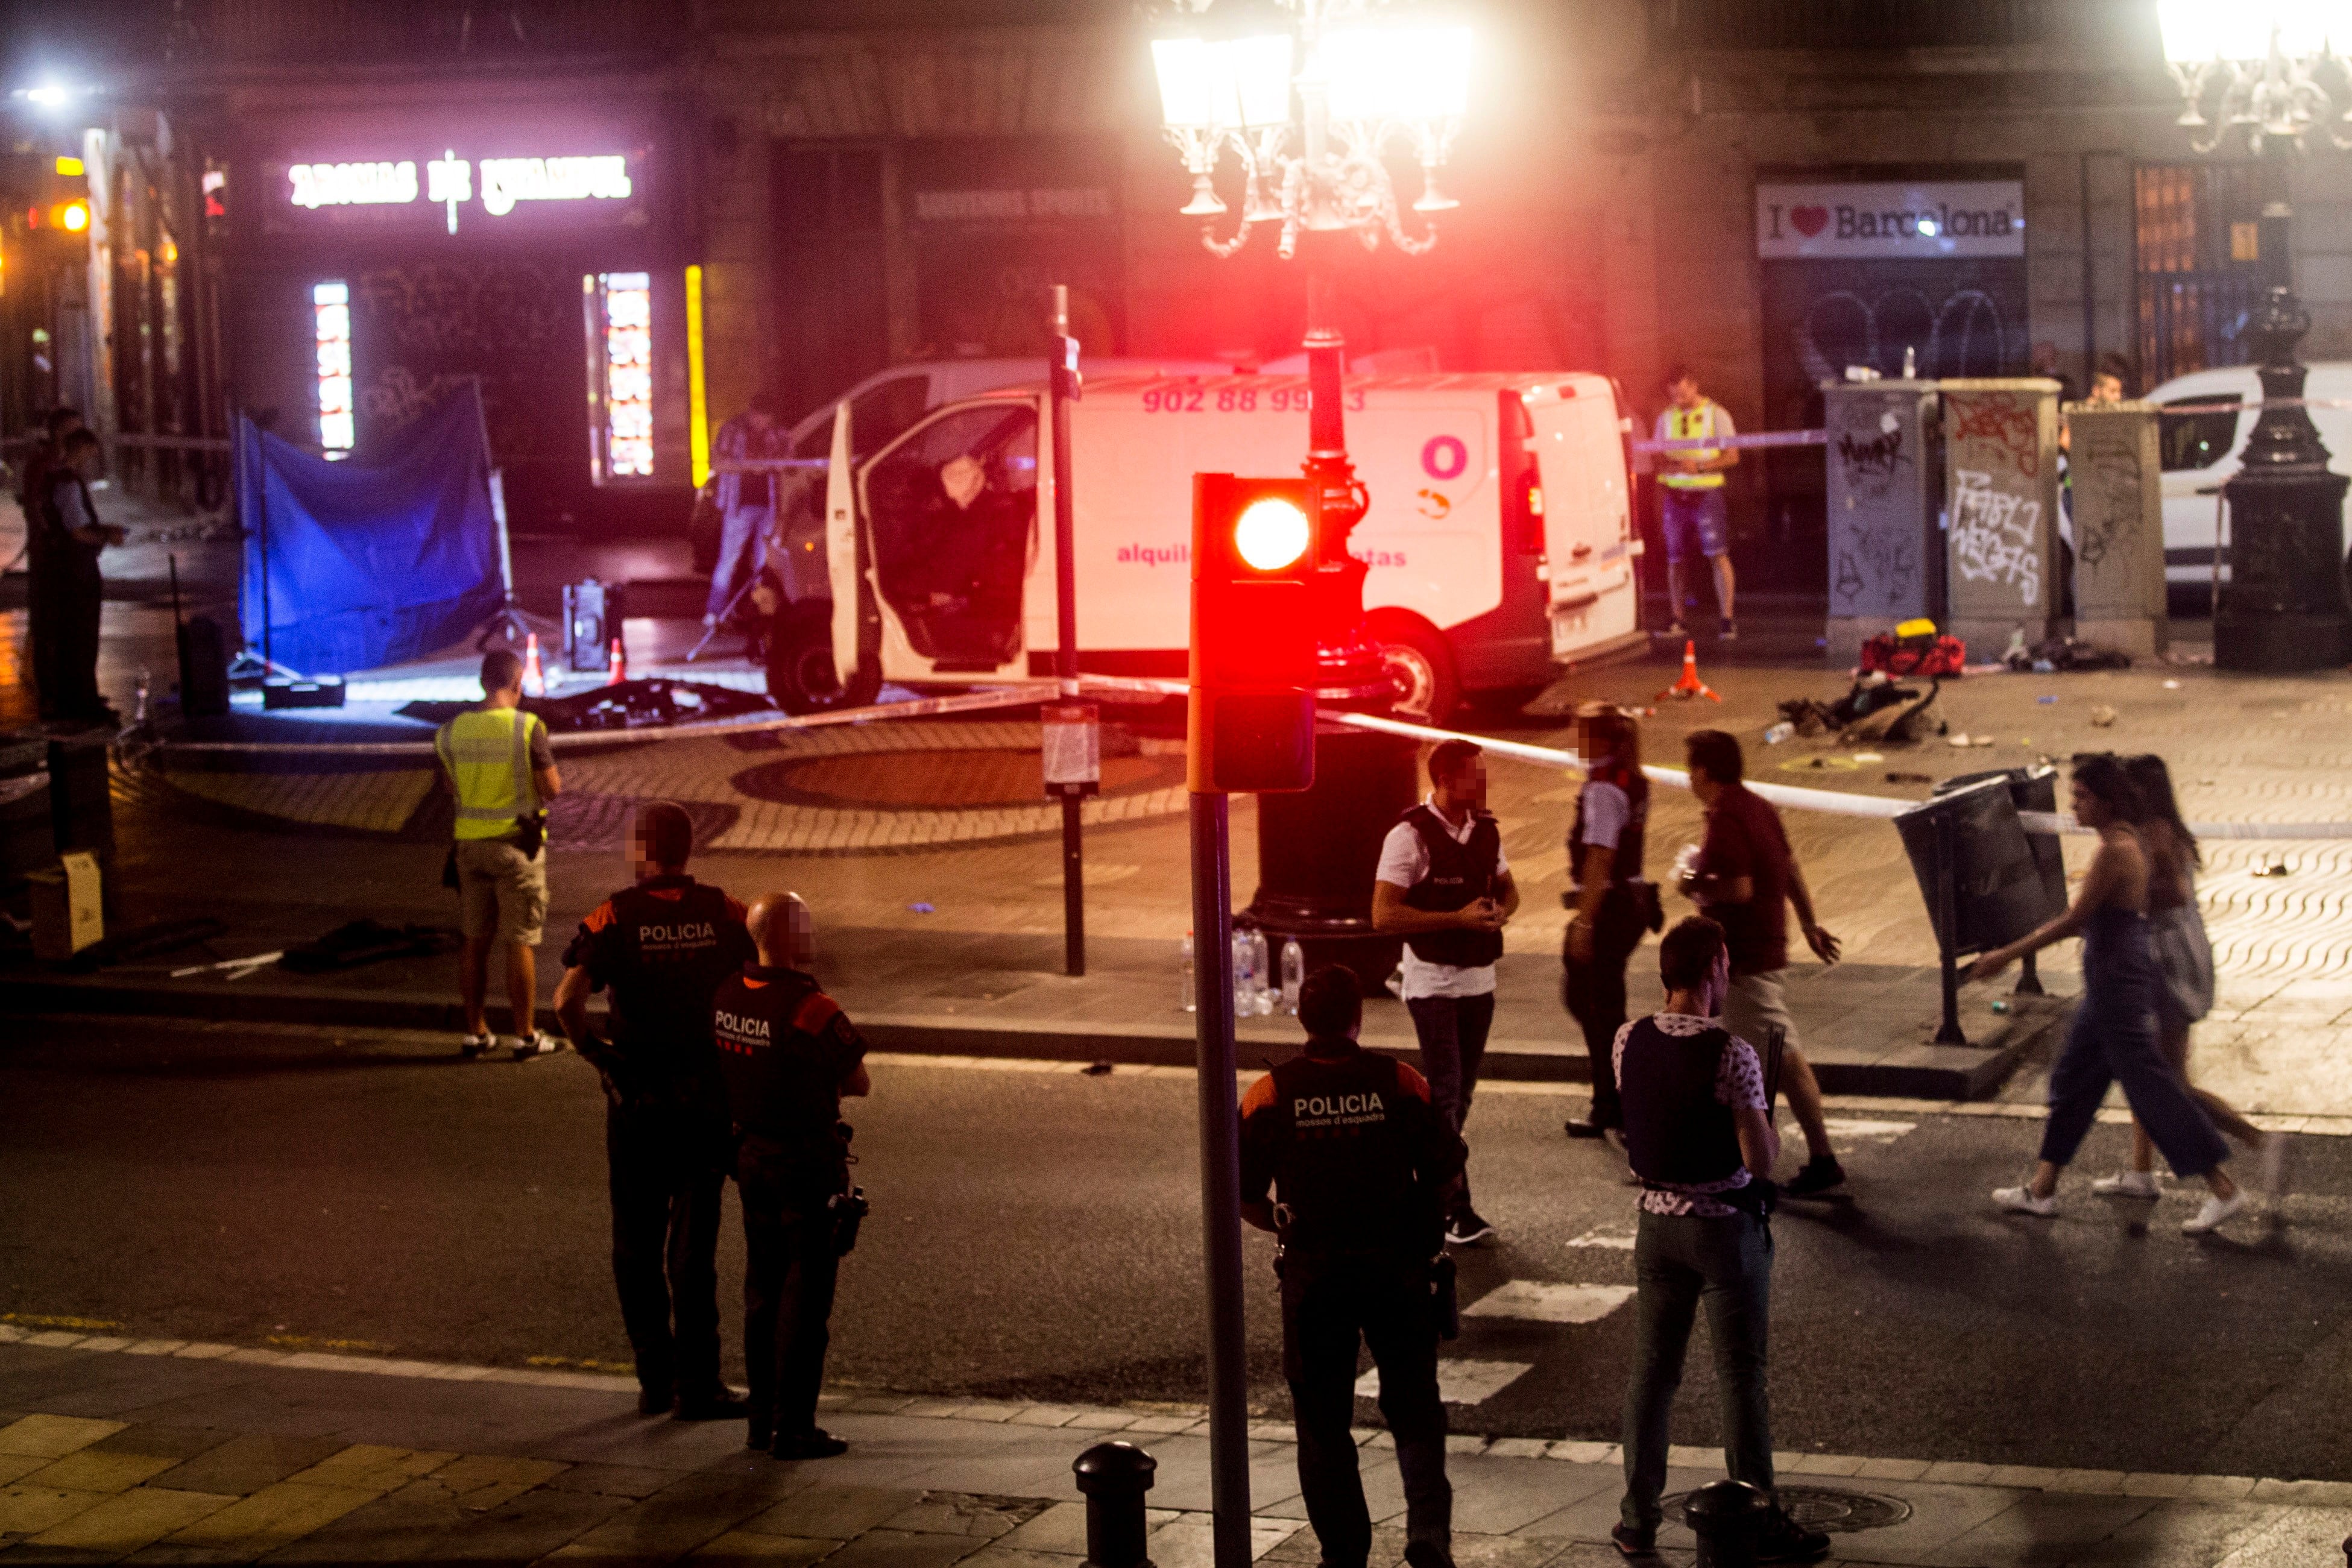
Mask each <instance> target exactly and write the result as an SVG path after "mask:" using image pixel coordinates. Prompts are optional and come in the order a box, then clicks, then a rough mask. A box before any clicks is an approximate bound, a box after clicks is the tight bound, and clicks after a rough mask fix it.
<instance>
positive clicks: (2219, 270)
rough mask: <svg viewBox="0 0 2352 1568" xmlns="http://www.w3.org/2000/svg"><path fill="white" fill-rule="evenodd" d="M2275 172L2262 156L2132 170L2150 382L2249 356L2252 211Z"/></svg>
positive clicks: (2254, 279)
mask: <svg viewBox="0 0 2352 1568" xmlns="http://www.w3.org/2000/svg"><path fill="white" fill-rule="evenodd" d="M2275 178H2276V175H2275V174H2274V173H2273V172H2272V171H2270V170H2268V169H2266V168H2264V167H2263V166H2262V165H2259V164H2231V163H2213V164H2186V163H2169V164H2145V165H2142V166H2141V167H2139V168H2138V169H2136V170H2134V171H2133V178H2132V187H2133V189H2132V194H2133V205H2134V234H2133V239H2134V246H2133V249H2134V255H2135V257H2136V269H2137V286H2138V287H2137V293H2138V305H2139V333H2138V337H2139V363H2140V373H2141V376H2142V377H2143V379H2144V382H2145V384H2146V385H2148V386H2155V385H2157V384H2158V383H2160V382H2168V381H2170V380H2171V379H2172V378H2173V377H2175V376H2181V375H2186V374H2188V373H2189V371H2201V370H2207V369H2210V368H2211V367H2213V366H2216V365H2242V364H2244V363H2245V362H2246V360H2247V357H2248V353H2249V350H2250V347H2251V345H2250V344H2249V343H2248V342H2247V340H2246V327H2247V323H2248V322H2249V321H2250V320H2251V319H2252V315H2253V310H2254V307H2255V305H2256V304H2257V303H2258V302H2259V301H2260V299H2261V298H2262V267H2261V262H2262V256H2261V249H2260V245H2259V241H2258V234H2259V225H2258V222H2257V220H2258V219H2259V218H2260V217H2261V215H2262V209H2263V202H2264V201H2265V200H2266V199H2270V198H2271V197H2272V196H2273V191H2272V188H2271V185H2272V182H2273V181H2274V180H2275Z"/></svg>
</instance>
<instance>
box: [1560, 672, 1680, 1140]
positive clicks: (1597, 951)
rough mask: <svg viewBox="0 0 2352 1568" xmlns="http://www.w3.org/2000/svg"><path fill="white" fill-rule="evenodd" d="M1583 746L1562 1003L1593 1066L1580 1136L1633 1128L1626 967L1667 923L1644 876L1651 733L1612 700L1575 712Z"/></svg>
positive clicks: (1574, 1129)
mask: <svg viewBox="0 0 2352 1568" xmlns="http://www.w3.org/2000/svg"><path fill="white" fill-rule="evenodd" d="M1576 725H1577V744H1578V746H1579V747H1580V748H1581V749H1582V750H1583V752H1584V787H1583V788H1582V789H1580V790H1578V791H1577V795H1576V821H1575V822H1574V824H1573V825H1571V826H1570V829H1569V831H1568V865H1569V877H1570V881H1571V882H1573V883H1575V889H1576V890H1575V892H1574V893H1573V894H1570V898H1571V899H1572V900H1573V901H1574V903H1573V907H1574V908H1575V910H1576V917H1575V918H1574V919H1573V920H1571V921H1570V922H1569V926H1568V934H1567V936H1566V938H1565V940H1564V941H1563V942H1562V944H1561V947H1560V1000H1561V1001H1562V1002H1563V1003H1565V1004H1566V1005H1567V1008H1568V1011H1569V1016H1570V1017H1571V1018H1573V1019H1576V1021H1577V1022H1578V1024H1580V1026H1582V1028H1583V1030H1584V1049H1585V1052H1586V1054H1587V1056H1588V1057H1590V1059H1591V1063H1592V1110H1591V1113H1590V1114H1589V1115H1588V1116H1586V1117H1585V1119H1584V1120H1582V1121H1570V1123H1569V1124H1568V1135H1569V1136H1570V1137H1571V1138H1598V1137H1601V1135H1603V1134H1607V1133H1612V1132H1616V1131H1619V1130H1621V1129H1622V1128H1623V1126H1624V1125H1625V1116H1624V1113H1623V1112H1622V1110H1621V1109H1620V1108H1619V1106H1618V1103H1617V1074H1616V1072H1615V1071H1614V1070H1613V1069H1612V1066H1611V1065H1610V1063H1611V1051H1612V1048H1613V1047H1614V1045H1615V1044H1616V1040H1617V1031H1618V1030H1621V1029H1622V1028H1624V1027H1625V965H1626V961H1627V960H1628V959H1630V958H1631V957H1632V956H1633V950H1634V949H1635V948H1636V947H1639V946H1641V945H1642V933H1643V931H1644V930H1650V931H1654V930H1656V929H1658V928H1659V927H1660V926H1662V925H1664V924H1665V919H1664V911H1663V910H1662V909H1661V908H1660V906H1659V903H1658V890H1657V886H1656V884H1655V883H1651V882H1649V881H1648V880H1646V879H1645V878H1644V877H1643V875H1642V855H1643V841H1644V838H1645V836H1646V834H1647V832H1648V829H1649V825H1650V781H1649V779H1647V778H1646V777H1644V776H1643V772H1642V736H1641V731H1640V729H1639V728H1638V727H1636V726H1635V724H1634V721H1633V716H1632V715H1630V714H1628V713H1626V712H1625V711H1624V710H1623V709H1622V708H1620V707H1617V706H1614V705H1613V704H1610V703H1597V702H1596V703H1586V704H1584V705H1583V706H1580V707H1579V708H1578V709H1577V710H1576Z"/></svg>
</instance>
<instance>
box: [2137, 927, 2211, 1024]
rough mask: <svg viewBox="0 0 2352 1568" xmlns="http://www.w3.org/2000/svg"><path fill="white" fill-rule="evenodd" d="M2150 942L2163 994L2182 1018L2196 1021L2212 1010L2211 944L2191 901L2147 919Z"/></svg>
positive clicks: (2191, 1021) (2192, 1021)
mask: <svg viewBox="0 0 2352 1568" xmlns="http://www.w3.org/2000/svg"><path fill="white" fill-rule="evenodd" d="M2148 936H2149V944H2148V945H2149V946H2150V947H2152V948H2153V949H2154V950H2155V956H2156V967H2157V969H2158V972H2159V974H2160V975H2161V976H2162V977H2163V983H2164V989H2165V993H2166V995H2167V996H2168V998H2170V999H2171V1002H2172V1005H2173V1006H2174V1007H2175V1008H2176V1009H2179V1012H2180V1015H2181V1016H2182V1018H2184V1019H2186V1020H2187V1021H2189V1022H2190V1023H2195V1022H2196V1021H2197V1020H2198V1019H2201V1018H2203V1017H2204V1016H2205V1015H2206V1014H2207V1013H2210V1012H2211V1011H2212V1010H2213V946H2212V944H2211V942H2210V941H2209V940H2208V939H2207V938H2206V936H2205V921H2204V917H2203V916H2202V915H2199V914H2198V913H2197V909H2196V906H2195V905H2193V904H2184V905H2182V906H2181V907H2180V908H2179V909H2173V910H2168V911H2166V912H2165V914H2164V915H2163V917H2162V918H2160V919H2158V920H2156V921H2153V922H2151V923H2150V927H2149V931H2148Z"/></svg>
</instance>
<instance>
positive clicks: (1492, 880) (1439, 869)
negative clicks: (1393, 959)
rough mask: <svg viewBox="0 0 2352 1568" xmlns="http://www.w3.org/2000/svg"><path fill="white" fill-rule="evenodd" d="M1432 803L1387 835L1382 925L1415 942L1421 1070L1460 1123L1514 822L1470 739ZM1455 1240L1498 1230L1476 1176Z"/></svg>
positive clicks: (1378, 927)
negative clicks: (1494, 810) (1489, 785)
mask: <svg viewBox="0 0 2352 1568" xmlns="http://www.w3.org/2000/svg"><path fill="white" fill-rule="evenodd" d="M1429 782H1430V792H1429V795H1428V798H1427V799H1425V800H1423V801H1422V803H1421V804H1420V805H1418V806H1415V807H1413V808H1412V810H1409V811H1407V812H1406V813H1405V814H1404V815H1403V817H1402V818H1401V819H1399V820H1398V821H1397V824H1396V826H1394V827H1392V828H1391V829H1390V830H1389V834H1388V837H1387V838H1386V839H1385V840H1383V841H1381V858H1380V863H1379V866H1378V867H1377V869H1375V870H1374V872H1373V873H1372V929H1374V930H1375V931H1380V932H1383V933H1393V934H1395V935H1399V936H1402V937H1403V938H1404V956H1403V958H1402V963H1401V964H1400V966H1399V967H1400V972H1401V973H1402V977H1403V981H1404V987H1403V989H1404V1005H1405V1009H1406V1010H1407V1011H1408V1012H1410V1013H1412V1029H1413V1033H1414V1035H1415V1036H1416V1037H1417V1038H1418V1039H1419V1040H1420V1041H1421V1067H1422V1071H1423V1072H1425V1073H1427V1074H1428V1076H1429V1089H1430V1093H1431V1095H1432V1096H1433V1098H1434V1100H1435V1102H1436V1105H1437V1111H1438V1114H1439V1115H1441V1116H1443V1117H1444V1119H1445V1121H1446V1122H1447V1124H1449V1125H1450V1126H1451V1128H1452V1130H1453V1131H1454V1132H1456V1133H1459V1132H1461V1131H1462V1129H1463V1126H1464V1124H1465V1123H1467V1122H1468V1121H1469V1119H1470V1100H1471V1096H1472V1095H1473V1094H1475V1092H1477V1088H1478V1064H1479V1063H1480V1062H1481V1061H1484V1060H1485V1058H1486V1035H1487V1032H1488V1031H1489V1030H1492V1029H1493V1028H1494V1024H1495V960H1496V958H1498V957H1500V956H1502V952H1503V925H1504V923H1505V922H1507V921H1508V920H1509V919H1510V917H1511V916H1512V915H1514V914H1516V913H1517V910H1518V907H1519V889H1518V884H1517V883H1515V882H1513V881H1512V880H1511V862H1510V861H1509V860H1508V859H1507V858H1506V857H1505V855H1504V853H1503V833H1502V829H1501V828H1500V827H1499V826H1498V825H1497V824H1496V821H1495V819H1494V816H1493V815H1492V814H1491V813H1490V812H1488V811H1487V810H1486V759H1485V757H1484V755H1483V754H1482V753H1481V752H1480V751H1479V749H1478V748H1477V747H1475V746H1474V745H1472V744H1471V743H1470V742H1468V741H1466V740H1447V741H1442V742H1440V743H1439V744H1438V745H1437V747H1435V748H1434V749H1433V750H1432V751H1431V752H1430V754H1429ZM1446 1209H1447V1212H1446V1224H1445V1239H1446V1240H1448V1241H1450V1242H1454V1243H1455V1244H1457V1245H1467V1244H1469V1243H1471V1242H1474V1241H1480V1240H1484V1239H1486V1238H1487V1237H1489V1236H1492V1235H1493V1234H1494V1233H1495V1228H1494V1227H1493V1226H1492V1225H1489V1224H1488V1223H1487V1222H1486V1220H1484V1219H1482V1218H1479V1215H1478V1211H1477V1210H1476V1209H1475V1208H1474V1207H1471V1205H1470V1178H1469V1176H1468V1175H1467V1174H1466V1172H1465V1175H1464V1176H1463V1177H1462V1179H1461V1180H1460V1181H1458V1182H1457V1183H1455V1184H1454V1191H1453V1193H1452V1194H1450V1195H1449V1197H1448V1199H1447V1204H1446Z"/></svg>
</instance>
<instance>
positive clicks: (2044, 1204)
mask: <svg viewBox="0 0 2352 1568" xmlns="http://www.w3.org/2000/svg"><path fill="white" fill-rule="evenodd" d="M1992 1200H1993V1202H1995V1203H1997V1204H1999V1205H2000V1207H2003V1208H2005V1209H2007V1210H2009V1211H2010V1212H2011V1214H2032V1215H2038V1216H2040V1217H2041V1218H2043V1219H2048V1218H2052V1217H2053V1216H2054V1215H2056V1214H2057V1212H2058V1200H2057V1199H2056V1198H2054V1197H2034V1196H2033V1190H2032V1188H2031V1187H2022V1186H1997V1187H1995V1188H1993V1189H1992Z"/></svg>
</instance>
